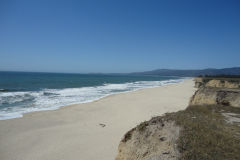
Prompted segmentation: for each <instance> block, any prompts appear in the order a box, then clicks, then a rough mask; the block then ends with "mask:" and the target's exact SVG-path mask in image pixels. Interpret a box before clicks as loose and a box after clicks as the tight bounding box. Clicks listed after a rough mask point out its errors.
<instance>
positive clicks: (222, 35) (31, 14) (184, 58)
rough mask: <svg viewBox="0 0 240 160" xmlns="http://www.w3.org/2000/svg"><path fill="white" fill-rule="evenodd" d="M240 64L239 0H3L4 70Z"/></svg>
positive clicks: (0, 64)
mask: <svg viewBox="0 0 240 160" xmlns="http://www.w3.org/2000/svg"><path fill="white" fill-rule="evenodd" d="M233 66H240V1H239V0H189V1H186V0H109V1H106V0H96V1H93V0H86V1H81V0H75V1H72V0H65V1H63V0H55V1H53V0H52V1H51V0H38V1H37V0H16V1H14V0H0V70H11V71H13V70H15V71H16V70H17V71H47V72H83V73H86V72H132V71H146V70H152V69H158V68H172V69H173V68H174V69H198V68H200V69H201V68H208V67H210V68H224V67H233Z"/></svg>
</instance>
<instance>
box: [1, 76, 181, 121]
mask: <svg viewBox="0 0 240 160" xmlns="http://www.w3.org/2000/svg"><path fill="white" fill-rule="evenodd" d="M183 80H184V79H174V80H165V81H138V82H131V83H122V84H107V83H106V84H104V85H101V86H95V87H81V88H65V89H42V90H40V91H26V92H1V93H0V120H5V119H11V118H18V117H22V116H23V114H24V113H29V112H36V111H43V110H55V109H58V108H59V107H62V106H66V105H72V104H79V103H88V102H92V101H95V100H98V99H100V98H103V97H106V96H108V95H112V94H117V93H121V92H128V91H135V90H138V89H143V88H151V87H157V86H162V85H166V84H173V83H178V82H182V81H183ZM1 106H4V107H1Z"/></svg>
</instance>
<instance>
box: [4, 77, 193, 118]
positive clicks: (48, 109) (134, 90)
mask: <svg viewBox="0 0 240 160" xmlns="http://www.w3.org/2000/svg"><path fill="white" fill-rule="evenodd" d="M179 80H180V81H179V82H169V83H167V84H163V85H161V86H150V87H145V88H138V89H133V90H129V91H122V92H117V93H111V94H108V95H105V96H103V97H99V98H97V99H93V100H89V101H87V102H81V103H74V104H69V105H61V106H56V107H52V108H43V109H39V110H36V111H29V112H26V113H21V116H16V117H12V118H6V119H0V121H5V120H10V119H18V118H23V117H24V116H25V115H28V114H31V113H35V112H45V111H54V110H59V109H61V108H64V107H70V106H74V105H80V104H87V103H92V102H95V101H99V100H101V99H103V98H106V97H109V96H114V95H118V94H123V93H129V92H136V91H139V90H143V89H151V88H158V87H162V86H166V85H172V84H178V83H182V82H184V81H186V80H193V78H189V77H185V78H182V79H179ZM165 81H169V80H164V81H163V82H165ZM170 81H172V80H170Z"/></svg>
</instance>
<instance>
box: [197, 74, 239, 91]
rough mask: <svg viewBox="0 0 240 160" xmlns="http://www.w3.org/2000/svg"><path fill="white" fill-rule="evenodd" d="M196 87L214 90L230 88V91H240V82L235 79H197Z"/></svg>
mask: <svg viewBox="0 0 240 160" xmlns="http://www.w3.org/2000/svg"><path fill="white" fill-rule="evenodd" d="M194 81H195V87H197V88H200V87H212V88H228V89H239V88H240V80H239V79H234V78H225V79H224V78H219V79H213V78H205V77H204V78H201V77H197V78H195V79H194Z"/></svg>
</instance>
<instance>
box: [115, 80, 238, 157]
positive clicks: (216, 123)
mask: <svg viewBox="0 0 240 160" xmlns="http://www.w3.org/2000/svg"><path fill="white" fill-rule="evenodd" d="M195 82H196V83H195V86H196V87H198V88H199V89H198V90H197V91H196V92H195V94H194V95H193V96H192V98H191V100H190V103H189V106H188V108H187V109H186V110H184V111H179V112H176V113H169V114H165V115H164V116H159V117H154V118H152V119H151V120H149V121H146V122H143V123H141V124H140V125H138V126H137V127H135V128H133V129H132V130H130V131H129V132H127V133H126V134H125V136H124V137H123V139H122V140H121V142H120V144H119V147H118V154H117V156H116V159H115V160H177V159H184V160H191V159H196V160H198V159H199V160H200V159H219V160H225V159H234V160H235V159H239V158H240V153H239V149H240V145H239V144H240V134H237V135H236V133H239V131H240V125H239V124H240V121H239V117H236V116H239V115H240V110H239V109H240V85H239V82H240V80H238V79H225V80H224V79H221V80H219V79H211V78H207V79H204V78H196V79H195ZM226 115H227V116H226ZM229 115H233V117H229ZM223 119H225V122H224V121H222V120H223ZM233 120H234V126H233ZM229 121H230V122H231V123H229ZM235 123H236V125H235ZM229 153H232V154H229Z"/></svg>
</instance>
